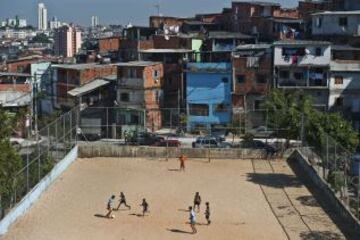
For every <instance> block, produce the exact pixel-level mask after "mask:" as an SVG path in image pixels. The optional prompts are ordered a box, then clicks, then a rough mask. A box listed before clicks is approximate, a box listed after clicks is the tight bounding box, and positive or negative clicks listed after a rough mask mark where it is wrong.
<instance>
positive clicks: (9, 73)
mask: <svg viewBox="0 0 360 240" xmlns="http://www.w3.org/2000/svg"><path fill="white" fill-rule="evenodd" d="M0 77H31V74H28V73H12V72H0Z"/></svg>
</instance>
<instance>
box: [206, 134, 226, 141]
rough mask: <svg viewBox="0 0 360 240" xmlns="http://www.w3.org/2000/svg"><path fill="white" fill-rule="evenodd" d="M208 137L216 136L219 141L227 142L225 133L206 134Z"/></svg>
mask: <svg viewBox="0 0 360 240" xmlns="http://www.w3.org/2000/svg"><path fill="white" fill-rule="evenodd" d="M205 137H206V138H215V139H216V141H217V142H225V141H226V139H225V136H224V135H220V134H219V135H217V134H212V135H208V136H205Z"/></svg>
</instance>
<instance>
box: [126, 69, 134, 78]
mask: <svg viewBox="0 0 360 240" xmlns="http://www.w3.org/2000/svg"><path fill="white" fill-rule="evenodd" d="M128 78H136V69H134V68H128Z"/></svg>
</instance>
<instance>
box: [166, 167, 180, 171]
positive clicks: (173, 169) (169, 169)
mask: <svg viewBox="0 0 360 240" xmlns="http://www.w3.org/2000/svg"><path fill="white" fill-rule="evenodd" d="M168 171H169V172H180V169H178V168H168Z"/></svg>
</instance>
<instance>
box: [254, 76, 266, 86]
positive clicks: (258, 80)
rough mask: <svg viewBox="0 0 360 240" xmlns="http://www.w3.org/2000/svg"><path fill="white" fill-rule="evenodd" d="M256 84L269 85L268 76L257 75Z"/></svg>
mask: <svg viewBox="0 0 360 240" xmlns="http://www.w3.org/2000/svg"><path fill="white" fill-rule="evenodd" d="M256 83H260V84H264V83H267V80H266V76H265V75H264V74H256Z"/></svg>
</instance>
